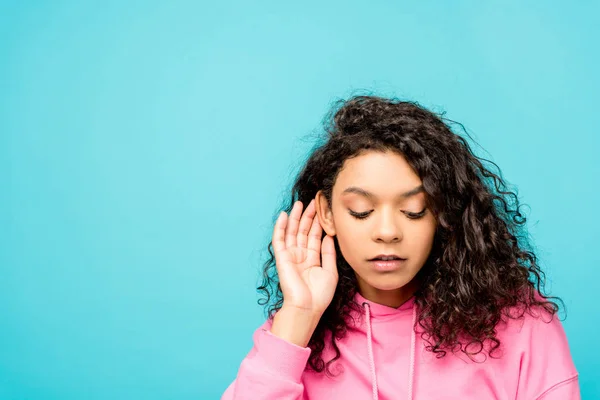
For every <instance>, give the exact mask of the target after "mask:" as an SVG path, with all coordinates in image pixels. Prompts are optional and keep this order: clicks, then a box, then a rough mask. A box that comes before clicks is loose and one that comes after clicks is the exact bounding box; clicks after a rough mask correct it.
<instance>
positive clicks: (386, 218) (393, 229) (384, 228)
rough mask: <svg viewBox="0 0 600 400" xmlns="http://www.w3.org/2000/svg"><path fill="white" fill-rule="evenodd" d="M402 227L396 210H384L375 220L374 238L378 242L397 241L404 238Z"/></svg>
mask: <svg viewBox="0 0 600 400" xmlns="http://www.w3.org/2000/svg"><path fill="white" fill-rule="evenodd" d="M402 237H403V235H402V228H401V226H400V220H399V216H398V215H394V211H385V210H382V211H381V212H380V213H379V215H378V218H377V221H376V222H375V228H374V230H373V239H374V240H375V241H376V242H383V243H396V242H399V241H400V240H402Z"/></svg>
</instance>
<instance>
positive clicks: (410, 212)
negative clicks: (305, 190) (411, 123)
mask: <svg viewBox="0 0 600 400" xmlns="http://www.w3.org/2000/svg"><path fill="white" fill-rule="evenodd" d="M421 185H422V181H421V179H420V178H419V176H418V175H417V174H416V173H415V171H414V170H413V169H412V167H411V166H410V165H409V164H408V163H407V162H406V160H405V159H404V158H403V157H402V156H401V155H399V154H397V153H393V152H389V151H388V152H385V153H382V152H376V151H368V152H365V153H362V154H361V155H360V156H358V157H355V158H352V159H349V160H346V162H345V163H344V165H343V167H342V169H341V171H340V172H339V174H338V177H337V179H336V181H335V184H334V187H333V192H332V205H331V209H330V208H329V206H328V205H327V200H326V199H325V196H323V194H322V192H319V193H318V194H317V196H316V200H317V203H316V204H317V214H318V217H319V222H320V223H321V226H322V227H323V230H324V231H325V232H326V233H327V234H329V235H331V236H337V240H338V243H339V246H340V250H341V252H342V255H343V256H344V258H345V260H346V261H347V262H348V264H350V266H351V267H352V269H353V270H354V272H355V273H356V276H357V279H358V283H359V292H360V293H361V294H362V295H363V296H364V297H365V298H367V299H369V300H372V301H376V302H380V303H383V304H386V303H390V305H391V304H393V303H397V302H400V304H401V303H402V302H403V300H406V299H407V298H408V297H410V296H411V295H412V293H413V292H414V290H416V288H417V286H418V283H417V282H416V281H415V280H414V278H415V275H416V274H417V272H419V270H420V269H421V268H422V267H423V265H424V263H425V261H426V260H427V257H428V256H429V253H430V251H431V248H432V245H433V239H434V235H435V231H436V226H437V221H436V219H435V217H434V215H433V214H432V213H431V211H430V210H429V209H428V208H426V201H425V200H426V195H425V192H424V191H423V189H422V187H421ZM379 254H396V255H398V256H400V257H402V258H405V259H406V261H403V262H401V263H400V265H399V266H398V267H397V268H394V269H392V270H381V269H378V268H377V267H376V265H375V263H373V262H372V261H369V260H370V259H372V258H374V257H376V256H378V255H379ZM397 305H399V304H397Z"/></svg>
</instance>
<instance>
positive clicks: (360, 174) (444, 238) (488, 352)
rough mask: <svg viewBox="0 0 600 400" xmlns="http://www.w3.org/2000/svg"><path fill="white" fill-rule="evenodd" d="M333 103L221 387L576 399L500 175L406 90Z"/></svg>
mask: <svg viewBox="0 0 600 400" xmlns="http://www.w3.org/2000/svg"><path fill="white" fill-rule="evenodd" d="M332 114H333V118H331V122H330V123H329V124H328V125H327V126H326V131H327V137H326V140H325V141H324V143H322V144H320V145H319V146H318V147H316V149H315V150H314V152H313V153H312V155H311V156H310V158H309V159H308V161H307V163H306V165H305V167H304V168H303V170H302V171H301V173H300V174H299V176H298V177H297V179H296V181H295V185H294V187H293V192H292V198H291V202H290V204H289V206H288V208H287V210H286V212H281V213H280V214H279V217H278V219H277V221H276V222H275V227H274V231H273V238H272V241H271V243H269V253H270V255H271V258H270V260H269V261H268V262H267V263H266V265H265V271H264V282H263V284H262V285H261V286H260V287H259V289H260V290H262V291H263V292H264V293H265V294H266V301H265V302H263V303H262V304H266V305H267V306H268V308H267V311H268V315H269V318H267V320H266V321H265V323H264V324H263V325H262V326H261V327H259V328H258V329H257V330H256V331H255V333H254V346H253V348H252V349H251V351H250V353H249V354H248V355H247V356H246V358H245V359H244V360H243V361H242V363H241V366H240V368H239V371H238V375H237V378H236V379H235V381H234V382H233V383H232V384H231V385H230V386H229V387H228V388H227V390H226V391H225V393H224V394H223V396H222V399H225V400H231V399H236V400H239V399H253V400H258V399H290V400H291V399H314V400H319V399H324V400H325V399H327V400H334V399H345V400H346V399H369V398H373V399H436V400H439V399H461V400H465V399H477V400H481V399H503V400H504V399H519V400H521V399H522V400H574V399H579V398H580V392H579V384H578V373H577V370H576V368H575V366H574V363H573V360H572V358H571V354H570V350H569V345H568V342H567V338H566V336H565V332H564V330H563V326H562V324H561V323H560V320H559V319H558V317H557V315H556V314H557V312H558V310H559V308H558V305H557V304H556V303H555V302H553V301H551V300H549V299H556V300H559V301H560V299H558V298H556V297H548V296H546V295H544V294H543V293H542V291H543V287H544V274H543V272H542V271H541V269H540V267H539V265H538V263H537V258H536V256H535V254H534V252H533V251H532V250H531V248H530V247H531V246H530V245H529V243H528V241H527V235H526V233H525V218H524V217H523V216H522V214H521V213H520V211H519V203H518V200H517V196H516V194H515V193H513V192H511V191H509V190H508V189H507V188H506V184H505V182H504V181H503V179H502V178H501V177H500V176H501V174H498V175H496V174H495V173H493V172H491V171H490V170H488V169H487V168H486V167H485V166H484V165H483V164H482V162H481V161H482V160H483V159H481V158H479V157H477V156H475V155H474V154H473V153H472V151H471V149H470V147H469V145H468V144H467V142H466V141H465V140H464V139H463V138H462V137H460V136H458V135H456V134H455V133H453V132H452V131H451V129H450V125H449V122H452V121H448V120H446V119H445V118H443V117H442V116H439V115H436V114H434V113H432V112H430V111H428V110H426V109H424V108H422V107H420V106H419V105H417V104H415V103H411V102H401V101H397V100H395V99H385V98H381V97H375V96H356V97H354V98H351V99H350V100H348V101H346V102H343V103H342V104H341V107H339V108H338V107H336V108H334V110H333V113H332ZM483 161H485V160H483ZM494 165H495V164H494ZM513 203H514V204H513ZM304 205H306V207H305V208H304ZM288 213H290V214H289V216H288ZM323 231H325V235H324V236H323Z"/></svg>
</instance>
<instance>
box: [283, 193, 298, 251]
mask: <svg viewBox="0 0 600 400" xmlns="http://www.w3.org/2000/svg"><path fill="white" fill-rule="evenodd" d="M301 214H302V202H300V201H297V202H295V203H294V206H293V207H292V212H291V213H290V217H289V218H288V223H287V228H286V231H285V245H286V247H287V248H288V249H289V248H290V247H295V246H296V236H297V235H298V225H299V224H300V215H301Z"/></svg>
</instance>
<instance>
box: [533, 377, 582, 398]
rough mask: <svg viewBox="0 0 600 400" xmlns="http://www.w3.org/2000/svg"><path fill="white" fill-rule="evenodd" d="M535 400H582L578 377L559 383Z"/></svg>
mask: <svg viewBox="0 0 600 400" xmlns="http://www.w3.org/2000/svg"><path fill="white" fill-rule="evenodd" d="M535 400H581V394H580V392H579V380H578V376H577V375H575V376H573V377H571V378H569V379H567V380H564V381H562V382H560V383H557V384H556V385H554V386H552V387H551V388H550V389H548V390H547V391H546V392H544V393H542V395H541V396H539V397H538V398H536V399H535Z"/></svg>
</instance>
